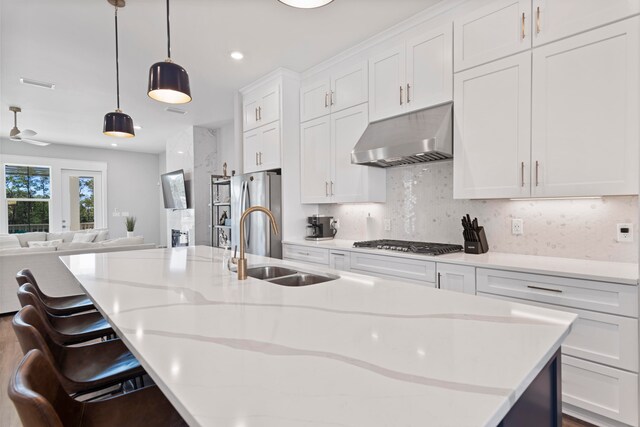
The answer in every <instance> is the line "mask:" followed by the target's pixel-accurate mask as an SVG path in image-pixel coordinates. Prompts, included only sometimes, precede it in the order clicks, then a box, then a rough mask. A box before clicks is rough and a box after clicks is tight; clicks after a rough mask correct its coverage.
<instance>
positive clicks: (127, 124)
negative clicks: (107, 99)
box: [102, 0, 136, 138]
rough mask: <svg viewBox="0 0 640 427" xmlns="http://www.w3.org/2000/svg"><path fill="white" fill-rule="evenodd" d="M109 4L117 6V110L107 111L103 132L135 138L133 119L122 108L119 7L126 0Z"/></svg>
mask: <svg viewBox="0 0 640 427" xmlns="http://www.w3.org/2000/svg"><path fill="white" fill-rule="evenodd" d="M107 1H108V2H109V4H112V5H113V6H115V9H116V12H115V24H116V25H115V26H116V99H117V105H118V107H117V108H116V111H114V112H111V113H107V114H105V116H104V125H103V126H102V133H104V134H105V135H108V136H115V137H117V138H133V137H134V136H136V133H135V131H134V129H133V120H132V119H131V117H130V116H129V115H128V114H125V113H123V112H122V110H120V67H119V64H118V56H119V55H118V53H119V52H118V8H119V7H124V5H125V0H107Z"/></svg>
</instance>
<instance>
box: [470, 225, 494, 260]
mask: <svg viewBox="0 0 640 427" xmlns="http://www.w3.org/2000/svg"><path fill="white" fill-rule="evenodd" d="M477 234H478V241H477V242H474V241H469V240H465V241H464V253H466V254H484V253H487V252H489V243H487V235H486V233H485V232H484V227H478V233H477Z"/></svg>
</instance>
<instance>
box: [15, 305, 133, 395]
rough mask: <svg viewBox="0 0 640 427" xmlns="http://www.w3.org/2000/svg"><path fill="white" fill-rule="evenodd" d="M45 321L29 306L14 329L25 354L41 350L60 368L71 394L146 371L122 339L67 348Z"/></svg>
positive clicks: (60, 377)
mask: <svg viewBox="0 0 640 427" xmlns="http://www.w3.org/2000/svg"><path fill="white" fill-rule="evenodd" d="M45 322H46V321H45V320H44V319H43V318H42V317H41V316H40V314H39V313H38V311H37V310H36V309H35V308H33V307H32V306H30V305H28V306H26V307H23V308H22V309H21V310H20V311H19V312H18V313H17V314H16V315H15V316H14V318H13V330H14V331H15V333H16V336H17V337H18V342H20V347H22V351H23V352H24V353H25V354H26V353H28V352H29V351H31V350H34V349H36V350H40V351H41V352H42V353H43V354H44V356H45V357H46V358H47V359H48V360H49V362H51V364H52V365H54V366H55V367H56V368H57V370H58V371H59V372H60V376H59V381H60V382H61V383H62V386H63V387H64V389H65V390H66V391H67V393H68V394H76V395H78V394H85V393H90V392H93V391H96V390H101V389H104V388H107V387H111V386H113V385H117V384H122V383H123V382H125V381H128V380H131V379H136V378H138V377H141V376H142V375H143V374H144V373H145V372H144V369H143V368H142V367H141V366H140V363H139V362H138V360H137V359H136V358H135V357H134V356H133V355H132V354H131V352H130V351H129V350H128V349H127V347H126V346H125V345H124V343H123V342H122V340H120V339H115V340H109V341H103V342H98V343H95V344H84V345H81V346H78V347H65V346H63V345H60V344H58V343H56V342H55V341H54V340H53V339H52V337H51V336H50V335H49V334H48V330H47V327H46V326H45Z"/></svg>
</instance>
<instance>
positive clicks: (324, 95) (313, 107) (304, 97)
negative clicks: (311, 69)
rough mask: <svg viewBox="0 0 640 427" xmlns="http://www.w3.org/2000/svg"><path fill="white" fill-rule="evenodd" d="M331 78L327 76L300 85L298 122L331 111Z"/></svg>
mask: <svg viewBox="0 0 640 427" xmlns="http://www.w3.org/2000/svg"><path fill="white" fill-rule="evenodd" d="M330 94H331V80H330V79H329V78H328V77H327V78H324V79H320V80H314V81H311V82H307V83H305V84H303V85H302V87H300V122H306V121H308V120H313V119H315V118H318V117H322V116H324V115H326V114H329V113H331V103H330V101H329V96H330Z"/></svg>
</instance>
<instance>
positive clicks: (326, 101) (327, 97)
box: [324, 92, 329, 108]
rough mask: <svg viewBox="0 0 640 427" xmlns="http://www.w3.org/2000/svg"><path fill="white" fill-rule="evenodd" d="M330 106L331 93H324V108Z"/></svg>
mask: <svg viewBox="0 0 640 427" xmlns="http://www.w3.org/2000/svg"><path fill="white" fill-rule="evenodd" d="M328 106H329V92H325V93H324V108H327V107H328Z"/></svg>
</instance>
